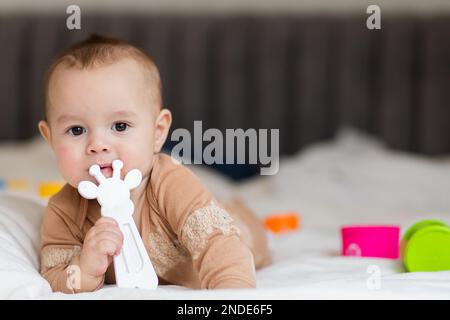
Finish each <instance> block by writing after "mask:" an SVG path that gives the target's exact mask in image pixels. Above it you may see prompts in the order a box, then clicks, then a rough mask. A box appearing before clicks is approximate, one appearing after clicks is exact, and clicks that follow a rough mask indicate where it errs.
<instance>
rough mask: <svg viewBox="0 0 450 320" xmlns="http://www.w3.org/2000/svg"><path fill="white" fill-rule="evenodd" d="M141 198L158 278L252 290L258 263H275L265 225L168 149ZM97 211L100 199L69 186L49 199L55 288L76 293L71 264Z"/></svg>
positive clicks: (49, 273)
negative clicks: (222, 199)
mask: <svg viewBox="0 0 450 320" xmlns="http://www.w3.org/2000/svg"><path fill="white" fill-rule="evenodd" d="M136 202H137V203H135V212H140V214H141V219H140V223H139V225H138V226H137V228H138V230H139V233H140V234H141V237H142V239H143V242H144V245H145V247H146V249H147V252H148V254H149V256H150V260H151V261H152V263H153V266H154V267H155V270H156V273H157V275H158V278H159V282H160V284H176V285H181V286H186V287H190V288H208V289H212V288H236V287H239V288H248V287H250V288H251V287H255V286H256V279H255V267H256V268H259V267H261V266H264V265H267V264H269V263H270V255H269V251H268V248H267V239H266V234H265V230H264V228H263V226H262V224H261V222H260V221H259V219H258V218H257V217H256V216H255V215H254V213H253V212H252V211H250V210H249V209H247V208H246V207H245V206H244V205H242V204H241V203H240V202H231V203H228V204H225V205H221V204H220V203H219V201H217V200H216V199H215V198H214V197H213V196H212V195H211V193H210V192H208V190H206V188H205V187H204V186H203V185H202V184H201V183H200V181H199V180H198V179H197V177H196V176H195V175H194V174H193V173H192V172H191V171H190V170H189V169H188V168H186V167H185V166H183V165H180V164H176V163H174V162H173V161H172V159H171V158H170V157H169V156H168V155H165V154H159V155H156V157H155V159H154V165H153V168H152V171H151V173H150V179H148V184H147V187H146V192H144V193H143V196H142V197H141V198H140V199H138V201H136ZM138 210H139V211H138ZM100 217H101V215H100V206H99V204H98V202H97V200H86V199H84V198H82V197H81V196H80V195H79V193H78V191H77V190H76V189H75V188H73V187H71V186H70V185H68V184H66V185H65V186H64V187H63V189H62V190H61V191H60V192H59V193H57V194H56V195H54V196H53V197H52V198H50V200H49V203H48V206H47V207H46V209H45V213H44V218H43V223H42V227H41V248H42V249H41V274H42V275H43V276H44V278H45V279H47V281H48V282H49V283H50V285H51V287H52V289H53V291H61V292H66V293H72V292H74V291H73V290H72V289H71V288H69V287H68V286H67V272H66V271H67V270H66V269H67V267H68V266H69V265H70V262H71V259H72V258H73V257H74V256H77V255H79V254H80V251H81V248H82V246H83V240H84V238H85V236H86V233H87V232H88V231H89V229H90V228H91V227H92V226H93V225H94V224H95V222H96V221H97V220H98V219H99V218H100ZM113 268H114V265H113V263H111V265H110V266H109V267H108V270H107V271H106V274H105V278H104V283H107V284H112V283H115V278H114V269H113Z"/></svg>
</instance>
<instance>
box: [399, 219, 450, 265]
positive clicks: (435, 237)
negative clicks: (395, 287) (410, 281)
mask: <svg viewBox="0 0 450 320" xmlns="http://www.w3.org/2000/svg"><path fill="white" fill-rule="evenodd" d="M401 255H402V258H403V263H404V265H405V268H406V270H407V271H410V272H416V271H443V270H450V226H448V225H447V224H445V223H444V222H442V221H439V220H422V221H419V222H417V223H415V224H414V225H412V226H411V227H410V228H409V229H408V230H407V232H406V233H405V235H404V236H403V238H402V242H401Z"/></svg>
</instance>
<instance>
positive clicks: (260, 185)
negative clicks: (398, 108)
mask: <svg viewBox="0 0 450 320" xmlns="http://www.w3.org/2000/svg"><path fill="white" fill-rule="evenodd" d="M13 164H14V165H15V167H20V166H23V170H22V171H20V172H18V170H17V171H16V172H12V171H11V170H8V168H10V167H11V165H13ZM192 169H193V170H194V171H195V172H196V173H197V174H198V175H199V176H200V178H201V179H202V180H203V182H204V183H205V184H206V185H207V186H208V187H210V189H211V190H212V191H213V193H215V194H216V195H217V196H219V197H220V198H222V199H226V198H229V197H232V196H233V195H239V196H240V197H242V198H243V199H244V200H246V201H247V203H248V204H249V205H250V206H251V207H252V208H253V209H254V210H255V211H256V212H257V213H258V215H260V217H261V218H262V217H264V216H265V215H267V214H271V213H275V212H281V211H287V210H295V211H297V212H299V213H300V214H301V228H300V230H299V231H298V232H294V233H286V234H280V235H270V237H269V240H270V247H271V251H272V253H273V257H274V263H273V264H272V265H271V266H269V267H266V268H264V269H262V270H259V271H258V272H257V282H258V288H257V289H255V290H209V291H207V290H191V289H186V288H182V287H179V286H160V287H158V289H157V290H156V291H147V290H141V289H119V288H117V287H116V286H105V287H104V288H103V289H101V290H99V291H97V292H93V293H83V294H77V295H67V294H62V293H52V292H51V289H50V287H49V285H48V283H47V282H46V281H45V280H44V279H43V278H42V277H41V276H40V275H39V273H38V271H37V270H38V265H39V226H40V221H41V212H42V207H43V205H44V204H45V201H43V200H42V199H38V198H37V197H35V196H34V195H33V194H21V195H17V194H11V193H1V194H0V281H1V283H2V286H0V298H13V299H14V298H30V299H180V300H188V299H194V300H195V299H230V297H231V298H233V299H239V300H245V299H449V298H450V271H442V272H430V273H406V272H405V270H404V269H403V266H402V263H401V261H400V260H388V259H369V258H348V257H341V256H340V246H341V242H340V234H339V229H340V226H342V225H344V224H367V223H377V224H379V223H381V224H398V225H400V226H401V228H402V233H403V232H404V231H405V230H406V228H407V227H408V226H409V225H411V224H412V223H413V222H415V221H417V220H420V219H424V218H438V219H442V220H444V221H447V222H450V197H449V195H450V159H449V158H447V159H442V158H441V159H439V160H432V159H428V158H424V157H417V156H412V155H408V154H404V153H398V152H393V151H390V150H388V149H387V148H385V147H384V146H383V145H382V144H381V143H379V142H378V141H376V140H374V139H372V138H370V137H366V136H364V135H361V134H360V133H357V132H354V131H352V130H343V131H342V132H341V134H340V135H339V136H338V137H337V138H336V139H335V140H333V141H329V142H327V143H321V144H317V145H315V146H312V147H310V148H308V149H306V150H304V151H303V152H302V153H300V154H299V155H297V156H294V157H291V158H288V159H283V160H282V162H281V164H280V172H279V173H278V174H277V175H275V176H272V177H257V178H255V179H252V180H251V181H249V182H246V183H244V184H235V183H232V182H231V181H229V180H226V179H225V178H223V177H222V176H220V175H218V174H215V173H213V172H212V171H210V170H208V169H203V168H201V167H192ZM0 170H1V171H0V177H2V178H6V179H18V178H27V179H29V180H30V181H34V182H38V181H41V180H49V179H50V180H51V179H60V177H59V175H58V173H57V171H56V166H55V163H54V158H53V156H52V155H51V153H50V152H49V149H48V147H47V146H46V145H44V144H43V143H42V141H41V140H39V139H38V140H36V141H33V142H32V143H29V144H25V145H9V146H5V145H3V146H0Z"/></svg>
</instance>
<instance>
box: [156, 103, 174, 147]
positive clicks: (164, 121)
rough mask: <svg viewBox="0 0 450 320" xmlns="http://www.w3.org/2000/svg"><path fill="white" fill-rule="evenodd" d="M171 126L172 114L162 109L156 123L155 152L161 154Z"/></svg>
mask: <svg viewBox="0 0 450 320" xmlns="http://www.w3.org/2000/svg"><path fill="white" fill-rule="evenodd" d="M171 124H172V114H171V113H170V111H169V110H168V109H162V110H161V111H160V112H159V115H158V117H157V118H156V122H155V133H154V136H155V144H154V150H153V151H154V152H155V153H158V152H160V151H161V148H162V147H163V145H164V142H166V139H167V135H168V133H169V129H170V125H171Z"/></svg>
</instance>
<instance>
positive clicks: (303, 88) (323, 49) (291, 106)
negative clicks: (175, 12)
mask: <svg viewBox="0 0 450 320" xmlns="http://www.w3.org/2000/svg"><path fill="white" fill-rule="evenodd" d="M365 19H366V16H348V17H333V16H313V17H308V16H301V17H295V16H294V17H288V16H277V17H252V16H237V17H230V16H228V17H214V18H212V17H202V16H197V17H195V16H192V17H184V16H183V17H180V16H178V17H177V16H173V17H171V16H138V15H136V16H133V15H128V16H107V15H103V16H83V17H82V30H81V31H69V30H67V29H66V22H65V17H54V16H27V15H20V16H13V17H5V16H4V17H2V16H0V46H1V50H0V124H1V125H0V140H11V139H26V138H28V137H30V136H32V135H34V134H37V129H36V123H37V121H38V120H39V119H40V118H41V117H42V91H41V88H42V77H43V74H44V71H45V69H46V67H47V65H48V64H49V62H50V59H51V58H52V56H54V55H55V54H56V53H57V52H58V51H59V50H61V49H63V48H65V47H66V46H67V45H69V44H71V43H73V42H74V41H76V40H79V39H82V38H84V37H85V36H86V35H88V34H89V33H92V32H97V33H103V34H106V35H110V36H116V37H123V38H125V39H128V40H129V41H131V42H132V43H134V44H136V45H138V46H140V47H142V48H143V49H145V50H147V52H148V53H149V54H150V55H151V56H153V57H154V59H155V60H156V62H157V64H158V65H159V68H160V71H161V74H162V79H163V86H164V99H165V104H166V106H167V107H169V108H170V109H171V110H172V111H173V112H174V128H177V127H184V128H188V129H189V128H192V127H193V120H200V119H201V120H203V126H204V128H206V127H214V128H219V129H223V128H244V129H245V128H279V129H280V139H281V142H280V151H281V153H285V154H286V153H293V152H295V151H298V150H299V149H300V148H301V147H302V146H304V145H306V144H309V143H311V142H315V141H318V140H321V139H326V138H329V137H331V136H333V134H334V133H335V131H336V129H337V128H338V127H339V126H340V125H342V124H350V125H353V126H356V127H357V128H361V129H364V130H366V131H368V132H370V133H373V134H376V135H378V136H380V137H382V138H383V139H384V140H385V141H387V142H388V143H389V145H391V146H392V147H395V148H399V149H404V150H409V151H413V152H420V153H426V154H442V153H448V152H450V17H449V16H442V17H436V16H434V17H431V16H430V17H424V18H418V17H408V16H404V17H402V16H390V17H383V20H382V29H381V30H376V31H371V30H368V29H367V28H366V20H365Z"/></svg>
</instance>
